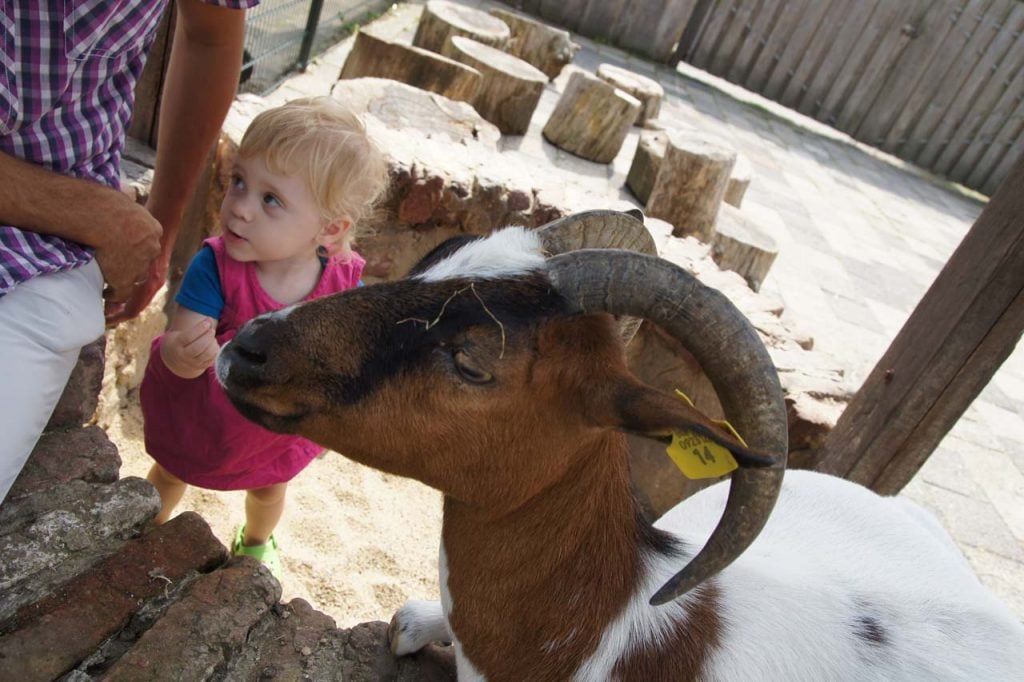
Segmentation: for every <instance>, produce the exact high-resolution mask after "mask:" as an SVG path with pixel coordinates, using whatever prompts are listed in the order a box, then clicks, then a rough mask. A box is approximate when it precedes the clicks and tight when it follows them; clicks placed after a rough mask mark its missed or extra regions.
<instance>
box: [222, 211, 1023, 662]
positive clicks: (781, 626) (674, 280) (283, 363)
mask: <svg viewBox="0 0 1024 682" xmlns="http://www.w3.org/2000/svg"><path fill="white" fill-rule="evenodd" d="M605 217H607V216H605ZM620 218H622V220H624V221H627V222H635V221H633V219H632V218H625V217H622V216H620ZM587 219H589V218H585V217H579V216H577V217H571V219H567V221H568V222H567V223H566V224H567V225H569V226H570V228H571V226H572V225H576V226H577V227H578V226H579V224H581V223H586V220H587ZM562 228H565V225H562V226H561V227H558V226H557V225H555V226H549V228H545V229H544V230H540V231H536V232H532V231H527V230H523V229H521V228H508V229H505V230H501V231H498V232H495V233H494V234H492V235H491V236H489V237H487V238H484V239H479V240H476V241H470V242H468V243H465V242H463V243H456V244H450V245H448V246H445V247H442V248H440V249H439V250H438V251H436V252H435V253H433V254H431V255H430V256H428V257H427V258H426V259H425V261H424V262H423V263H421V264H420V265H419V266H418V267H417V269H416V270H415V271H414V272H413V273H412V274H411V276H409V277H407V278H406V279H404V280H400V281H395V282H389V283H384V284H378V285H372V286H366V287H363V288H360V289H356V290H352V291H347V292H344V293H341V294H337V295H334V296H330V297H326V298H322V299H318V300H316V301H313V302H310V303H306V304H302V305H298V306H294V307H292V308H288V309H286V310H283V311H279V312H276V313H271V314H268V315H264V316H261V317H259V318H256V319H255V320H253V321H251V322H250V323H249V324H247V325H246V326H245V327H244V328H243V329H241V330H240V331H239V333H238V335H237V336H236V337H235V338H234V340H233V341H232V342H230V343H229V344H227V345H226V346H225V347H224V348H223V349H222V351H221V353H220V355H219V357H218V360H217V365H216V368H217V375H218V377H219V378H220V381H221V383H222V385H223V386H224V388H225V390H226V391H227V393H228V395H229V396H230V397H231V399H232V401H233V402H234V404H235V405H236V406H237V407H238V409H239V410H240V411H241V412H242V413H243V414H245V415H246V416H247V417H249V418H250V419H253V420H255V421H257V422H258V423H260V424H263V425H264V426H266V427H267V428H269V429H271V430H275V431H283V432H289V433H299V434H302V435H303V436H305V437H307V438H310V439H312V440H314V441H316V442H318V443H321V444H323V445H325V446H327V447H329V448H331V449H334V450H337V451H339V452H343V453H345V455H346V456H348V457H350V458H352V459H354V460H356V461H359V462H362V463H364V464H367V465H369V466H372V467H376V468H378V469H381V470H383V471H386V472H390V473H393V474H398V475H402V476H408V477H412V478H415V479H418V480H420V481H422V482H424V483H426V484H427V485H430V486H432V487H435V488H437V489H439V490H440V491H442V492H443V493H444V515H443V528H442V538H441V549H440V562H439V563H440V585H441V590H442V601H441V604H437V603H431V602H410V603H408V604H407V605H406V606H404V607H402V609H400V611H399V612H398V613H397V614H396V616H395V619H394V621H393V623H392V627H391V636H392V647H393V650H395V651H396V653H406V652H409V651H413V650H416V649H417V648H419V647H421V646H423V645H425V644H426V643H427V642H429V641H431V640H434V639H441V640H450V641H452V642H453V644H454V647H455V653H456V661H457V668H458V674H459V678H460V679H462V680H479V679H487V680H492V681H493V680H515V681H517V682H518V681H522V680H531V681H532V680H570V679H572V680H608V679H622V680H684V679H707V680H728V681H730V682H732V681H737V680H786V681H790V680H816V681H817V680H892V679H914V680H937V679H942V680H1011V679H1018V680H1019V679H1024V654H1022V652H1024V628H1022V626H1021V624H1020V622H1019V621H1018V620H1017V619H1016V618H1015V617H1014V616H1013V615H1012V613H1011V612H1010V611H1009V610H1008V609H1007V608H1006V607H1005V606H1004V605H1003V604H1001V603H1000V602H999V601H998V600H997V599H996V598H995V597H994V596H992V595H991V594H990V593H989V592H988V591H987V590H986V589H985V588H984V587H983V586H982V585H981V584H980V583H979V582H978V580H977V579H976V578H975V576H974V575H973V573H972V572H971V570H970V568H969V566H968V565H967V563H966V561H965V560H964V558H963V557H962V555H960V553H959V551H958V550H957V548H956V547H955V545H954V544H953V542H952V541H951V539H950V538H949V537H948V536H947V535H946V533H945V532H944V531H943V530H942V528H941V527H940V526H939V525H938V523H937V522H936V521H935V520H934V519H932V518H931V517H930V516H929V515H928V514H927V513H925V512H924V511H923V510H921V509H920V508H918V507H916V506H914V505H913V504H912V503H910V502H907V501H905V500H902V499H898V498H882V497H879V496H877V495H875V494H874V493H872V492H870V491H868V490H866V489H864V488H862V487H860V486H857V485H855V484H853V483H850V482H847V481H844V480H841V479H837V478H832V477H829V476H825V475H821V474H815V473H810V472H790V473H787V474H786V476H785V480H784V481H783V476H782V473H783V468H784V461H785V455H784V453H785V452H786V417H785V409H784V405H783V403H782V399H781V390H780V389H779V385H778V379H777V376H776V375H775V373H774V368H773V367H772V365H771V362H770V360H769V359H768V357H767V353H766V352H765V350H764V348H763V346H761V344H760V341H759V340H758V338H757V335H756V333H755V332H754V331H753V330H752V328H751V327H750V326H749V324H748V323H747V322H746V320H745V319H743V317H742V315H741V314H740V313H739V312H738V311H736V309H735V308H734V307H732V305H731V304H730V303H729V302H728V301H727V300H726V299H725V298H724V297H723V296H721V294H719V293H718V292H715V291H713V290H710V289H708V288H706V287H704V286H703V285H701V284H699V283H698V282H697V281H696V280H695V279H694V278H693V277H692V276H690V275H689V274H688V273H686V272H684V271H683V270H681V269H680V268H677V267H675V266H674V265H671V264H669V263H667V262H666V261H662V260H659V259H657V258H652V257H649V256H643V255H639V254H635V253H628V252H625V251H621V250H592V249H585V250H580V251H572V252H570V253H563V254H559V255H555V256H552V257H546V256H547V255H548V253H546V252H545V249H546V246H547V245H550V244H551V243H556V242H558V241H559V230H560V229H562ZM641 229H642V226H641ZM612 315H633V316H639V317H643V318H645V319H649V320H651V321H653V322H655V323H657V324H659V325H661V326H662V327H663V328H664V329H665V330H666V331H667V332H669V333H671V334H673V335H675V336H676V337H677V338H679V339H680V340H681V341H683V343H684V345H685V346H686V347H687V348H688V349H689V350H690V351H691V352H693V354H694V355H695V356H696V357H697V358H698V360H699V361H700V362H701V364H702V366H703V367H704V369H705V371H706V372H707V374H708V375H709V377H710V378H711V380H712V383H713V384H714V385H715V388H716V392H717V393H718V394H719V397H720V399H721V402H722V404H723V407H724V409H725V411H726V414H727V415H728V416H729V417H730V419H731V420H732V422H733V423H734V424H735V425H736V426H737V428H738V430H739V433H741V434H742V435H743V436H744V437H745V439H746V442H748V443H749V447H748V446H746V445H744V444H743V443H741V442H739V441H738V440H737V439H735V438H734V437H732V436H731V435H730V434H728V433H726V432H725V431H723V430H722V429H721V428H720V427H719V426H717V425H716V424H715V423H713V422H711V421H710V420H708V419H707V418H706V417H705V416H704V415H702V414H700V413H699V412H697V411H696V410H694V409H692V408H690V407H689V406H688V405H686V404H685V403H683V402H682V401H680V400H678V399H677V398H676V397H674V396H671V395H668V394H666V393H664V392H662V391H659V390H655V389H653V388H651V387H648V386H646V385H644V384H642V383H641V382H639V381H638V380H637V379H636V378H635V377H633V376H632V375H631V374H630V372H629V370H628V369H627V367H626V365H625V361H624V359H623V357H624V356H623V342H622V339H621V338H620V336H619V333H618V328H617V327H616V325H615V321H614V318H613V317H612ZM681 431H695V432H698V433H701V434H703V435H704V436H705V437H707V438H709V439H710V440H712V441H714V442H716V443H718V444H719V445H722V446H723V447H726V448H727V449H728V450H730V452H731V453H732V454H733V455H734V457H735V459H736V461H737V462H738V464H739V467H740V468H739V469H738V470H736V471H735V472H734V473H733V474H732V479H731V482H729V483H728V484H727V483H726V482H723V483H719V484H716V485H715V486H712V487H710V488H707V489H705V490H703V491H701V492H700V493H698V494H696V495H695V496H693V497H691V498H689V499H687V500H685V501H683V502H682V503H680V504H679V505H678V506H677V507H675V508H674V509H672V510H670V511H669V512H668V513H667V514H666V515H664V516H663V517H662V518H661V519H660V520H659V521H658V522H657V523H656V524H654V525H653V526H652V525H651V524H649V523H647V522H646V521H645V520H644V518H643V517H642V515H641V513H640V511H639V508H638V506H637V503H636V502H635V500H634V498H633V496H632V494H631V491H630V479H629V465H628V461H627V459H628V458H627V455H628V450H627V445H626V440H625V435H624V433H625V432H629V433H634V434H640V435H643V436H647V437H649V438H655V439H658V440H661V441H666V440H667V439H669V438H670V437H671V434H672V433H678V432H681ZM776 500H777V501H776ZM773 505H774V511H772V508H773ZM723 508H724V509H725V511H724V512H723ZM769 514H770V517H769ZM720 517H721V518H720ZM701 545H704V547H703V549H702V550H701V551H700V552H699V553H696V556H694V555H695V551H694V549H695V548H697V547H700V546H701ZM744 550H745V551H744ZM682 564H686V566H685V568H684V569H683V570H682V571H680V572H679V573H674V571H675V568H677V567H678V566H679V565H682ZM652 594H653V595H654V596H653V597H651V595H652Z"/></svg>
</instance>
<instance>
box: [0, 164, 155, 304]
mask: <svg viewBox="0 0 1024 682" xmlns="http://www.w3.org/2000/svg"><path fill="white" fill-rule="evenodd" d="M0 223H2V224H5V225H16V226H17V227H19V228H21V229H23V230H28V231H31V232H40V233H45V234H52V235H56V236H58V237H62V238H64V239H70V240H73V241H76V242H79V243H80V244H85V245H87V246H91V247H93V248H94V249H95V250H96V261H97V263H99V266H100V270H102V272H103V278H104V279H105V280H106V282H107V285H108V286H109V289H108V292H107V299H108V301H115V302H116V301H124V300H126V299H127V298H128V297H129V295H130V294H131V293H132V290H133V286H134V283H135V282H136V281H137V280H140V279H141V278H142V277H143V276H145V274H146V271H147V268H149V265H150V262H151V261H152V260H153V258H154V257H155V256H156V255H157V254H158V253H159V251H160V241H159V240H160V223H159V222H158V221H157V220H156V219H155V218H154V217H153V216H152V215H151V214H150V213H149V212H148V211H147V210H146V209H145V208H143V207H142V206H139V205H138V204H136V203H135V202H134V201H132V200H131V199H130V198H128V196H126V195H125V194H124V193H122V192H119V191H117V190H113V189H110V188H109V187H106V186H104V185H101V184H99V183H97V182H93V181H92V180H83V179H80V178H73V177H70V176H67V175H61V174H60V173H55V172H53V171H50V170H48V169H46V168H43V167H41V166H37V165H35V164H32V163H28V162H26V161H22V160H21V159H17V158H15V157H13V156H10V155H9V154H4V153H3V152H0Z"/></svg>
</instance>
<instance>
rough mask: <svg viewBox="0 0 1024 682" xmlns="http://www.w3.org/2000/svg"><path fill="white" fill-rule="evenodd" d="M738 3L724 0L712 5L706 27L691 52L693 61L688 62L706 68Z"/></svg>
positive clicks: (737, 0)
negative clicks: (693, 50)
mask: <svg viewBox="0 0 1024 682" xmlns="http://www.w3.org/2000/svg"><path fill="white" fill-rule="evenodd" d="M738 4H739V0H733V1H732V2H730V1H729V0H726V1H725V2H717V3H714V4H713V5H712V7H711V12H710V15H709V17H708V20H707V24H706V27H705V28H704V31H703V32H702V33H701V36H700V42H699V43H698V44H697V49H696V51H695V52H694V54H693V61H691V62H690V63H691V64H693V65H694V66H696V67H697V68H699V69H704V70H708V66H709V65H710V64H711V60H712V58H714V56H715V50H716V49H717V48H718V41H719V39H720V38H721V35H722V32H723V30H726V29H727V27H728V25H729V23H730V21H731V20H732V17H733V14H734V13H735V12H736V6H737V5H738Z"/></svg>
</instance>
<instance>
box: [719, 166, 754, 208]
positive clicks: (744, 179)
mask: <svg viewBox="0 0 1024 682" xmlns="http://www.w3.org/2000/svg"><path fill="white" fill-rule="evenodd" d="M752 175H753V171H752V170H751V168H750V162H749V161H747V157H745V156H743V155H742V154H737V155H736V165H735V166H733V167H732V175H730V176H729V184H728V185H726V187H725V196H724V197H722V201H724V202H725V203H727V204H731V205H733V206H735V207H736V208H739V207H740V204H742V203H743V195H744V194H746V193H747V187H750V178H751V176H752Z"/></svg>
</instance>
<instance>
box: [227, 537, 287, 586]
mask: <svg viewBox="0 0 1024 682" xmlns="http://www.w3.org/2000/svg"><path fill="white" fill-rule="evenodd" d="M244 539H245V526H242V527H240V528H239V529H238V532H237V533H235V541H234V542H233V543H232V544H231V556H241V555H245V556H251V557H253V558H254V559H259V560H260V561H261V562H263V565H264V566H266V567H267V569H269V570H270V572H271V574H273V576H274V577H275V578H277V579H278V580H280V579H281V559H280V557H279V556H278V555H277V540H275V539H274V535H273V533H271V535H270V539H269V540H267V542H266V543H264V544H262V545H251V546H248V547H247V546H246V545H245V544H244V542H243V540H244Z"/></svg>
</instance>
